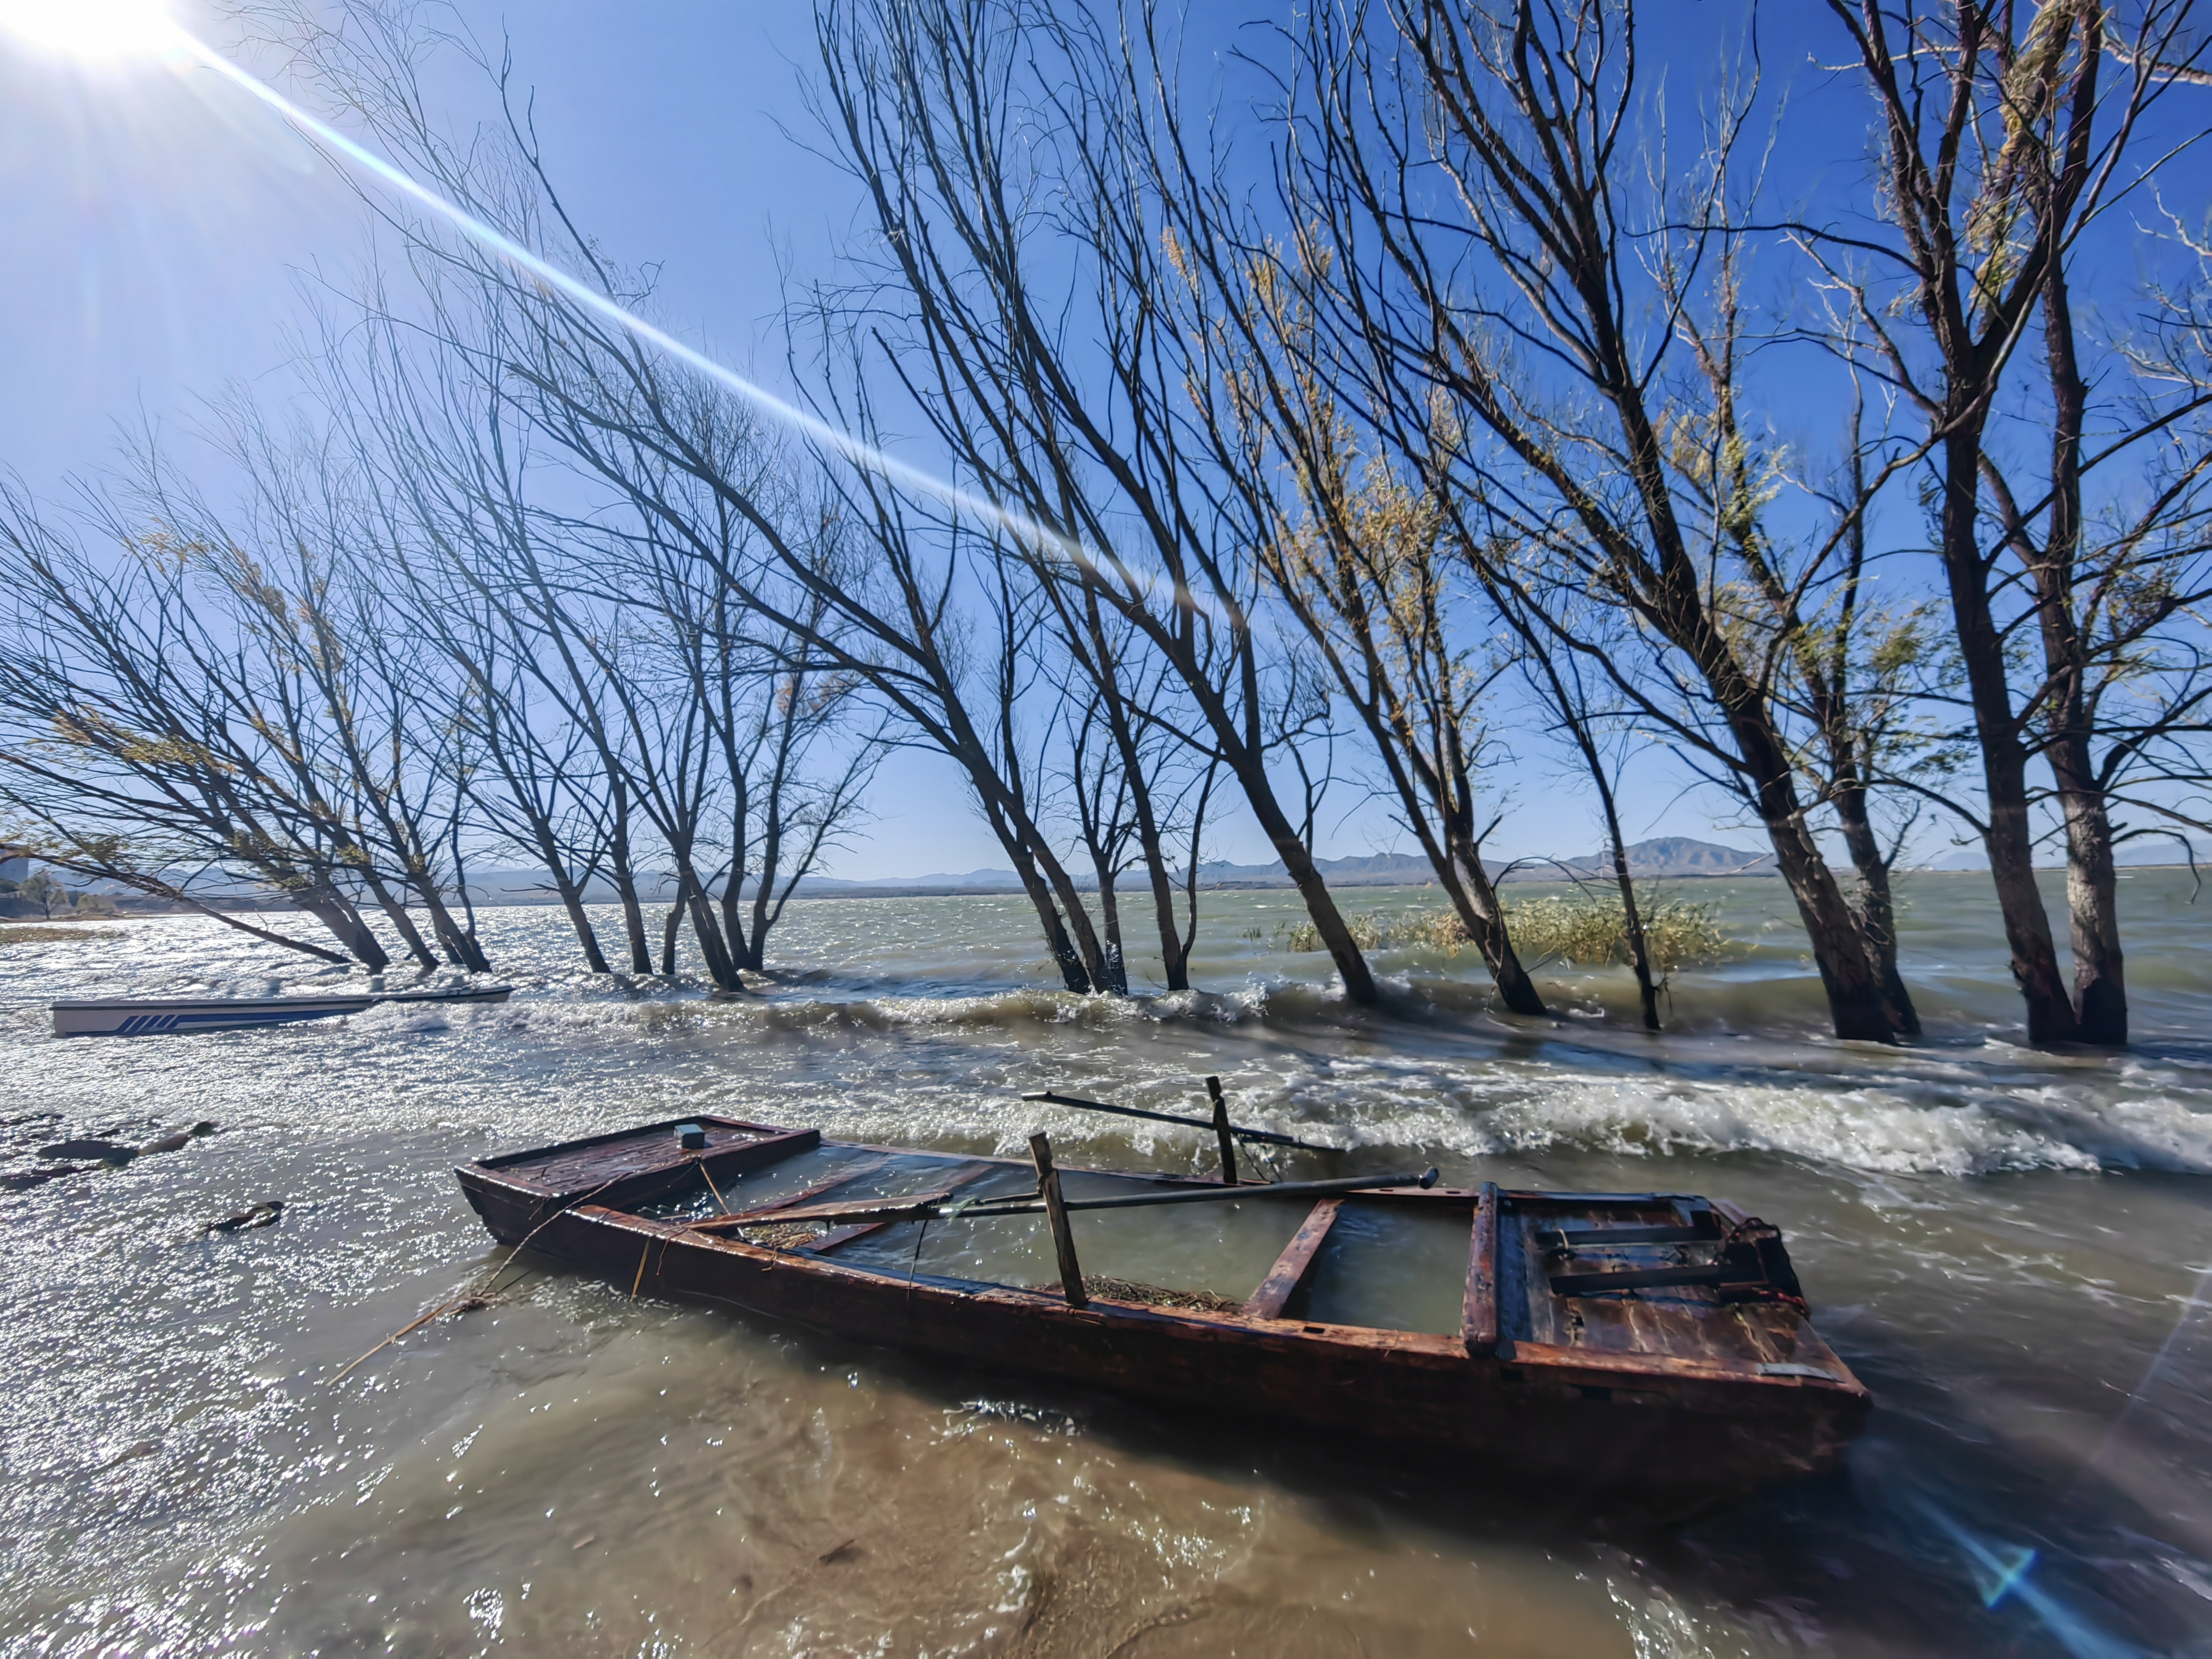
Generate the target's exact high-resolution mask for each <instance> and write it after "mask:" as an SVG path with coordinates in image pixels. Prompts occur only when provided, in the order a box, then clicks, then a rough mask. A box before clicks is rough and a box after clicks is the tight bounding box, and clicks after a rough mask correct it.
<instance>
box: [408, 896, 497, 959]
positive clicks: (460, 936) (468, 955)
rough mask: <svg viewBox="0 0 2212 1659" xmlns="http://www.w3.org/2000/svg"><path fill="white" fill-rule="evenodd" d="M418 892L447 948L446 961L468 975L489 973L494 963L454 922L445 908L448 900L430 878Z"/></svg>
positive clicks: (463, 929) (431, 925) (442, 943)
mask: <svg viewBox="0 0 2212 1659" xmlns="http://www.w3.org/2000/svg"><path fill="white" fill-rule="evenodd" d="M417 891H419V892H420V893H421V894H422V904H423V908H426V909H428V911H429V913H430V929H431V932H432V933H435V934H436V936H437V939H438V943H439V945H441V946H442V947H443V948H444V950H445V952H446V959H447V961H448V962H450V963H453V966H454V967H456V968H459V969H463V970H465V971H466V972H468V973H471V974H488V973H489V972H490V971H491V963H490V962H489V960H488V959H487V958H486V957H485V956H484V953H483V946H482V945H479V944H477V941H476V940H475V939H473V938H471V936H470V934H469V933H468V931H467V930H466V929H465V928H464V927H461V926H460V924H459V923H458V922H456V921H454V920H453V912H452V911H451V910H449V909H447V908H446V902H445V900H444V899H443V898H441V896H439V894H438V890H437V888H436V886H435V884H434V883H433V882H432V881H431V880H430V878H428V877H427V876H425V877H424V878H422V882H421V884H420V885H419V886H418V888H417Z"/></svg>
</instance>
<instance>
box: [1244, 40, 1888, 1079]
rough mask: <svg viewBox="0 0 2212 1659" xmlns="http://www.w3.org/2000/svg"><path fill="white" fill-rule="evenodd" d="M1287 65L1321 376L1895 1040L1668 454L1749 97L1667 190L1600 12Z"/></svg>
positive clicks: (1709, 542)
mask: <svg viewBox="0 0 2212 1659" xmlns="http://www.w3.org/2000/svg"><path fill="white" fill-rule="evenodd" d="M1297 46H1298V52H1297V59H1298V77H1299V79H1298V94H1299V96H1300V98H1301V99H1302V100H1304V103H1303V110H1304V114H1303V116H1302V118H1301V121H1300V124H1299V127H1298V131H1299V133H1300V143H1299V146H1298V147H1297V149H1296V150H1295V151H1294V153H1293V155H1292V157H1291V165H1290V167H1289V168H1288V170H1287V172H1286V176H1285V187H1286V189H1287V191H1289V193H1290V196H1291V212H1292V214H1293V215H1294V216H1295V222H1297V224H1298V225H1300V226H1302V227H1306V228H1305V229H1304V230H1302V231H1301V233H1300V234H1305V235H1309V236H1310V237H1312V238H1315V239H1316V240H1317V241H1318V242H1319V246H1316V247H1315V249H1314V250H1313V252H1311V253H1310V254H1309V255H1307V256H1305V257H1304V258H1302V259H1301V260H1300V262H1299V264H1300V266H1301V268H1302V269H1304V270H1307V271H1311V272H1315V273H1316V281H1315V283H1314V291H1313V293H1312V295H1311V304H1312V306H1313V308H1314V312H1315V316H1316V328H1317V330H1318V331H1319V332H1320V333H1321V335H1322V337H1323V341H1324V345H1325V348H1326V350H1327V354H1328V356H1327V362H1328V364H1329V366H1330V368H1331V370H1332V372H1334V373H1335V374H1339V375H1340V376H1342V377H1343V381H1342V383H1343V384H1345V385H1346V386H1352V387H1356V388H1357V389H1358V392H1359V393H1360V395H1361V397H1362V398H1363V403H1364V409H1365V410H1368V411H1370V418H1372V419H1374V420H1376V422H1378V423H1380V424H1383V425H1384V426H1385V427H1386V428H1387V433H1386V435H1387V436H1388V438H1389V441H1390V442H1391V443H1392V444H1393V445H1394V446H1395V447H1397V448H1398V449H1400V450H1401V452H1402V453H1407V454H1413V455H1419V454H1422V453H1425V452H1433V453H1436V454H1437V462H1431V463H1426V464H1425V465H1424V468H1423V475H1424V476H1425V477H1431V478H1434V479H1436V480H1437V481H1438V482H1437V483H1436V484H1434V485H1432V486H1431V488H1432V489H1433V490H1434V492H1435V494H1436V495H1437V500H1438V501H1439V502H1440V504H1441V505H1442V506H1443V508H1444V510H1445V511H1446V513H1447V514H1448V516H1449V519H1450V520H1451V531H1450V533H1451V534H1452V535H1453V536H1454V538H1455V540H1456V542H1457V544H1458V546H1459V549H1460V550H1461V552H1462V555H1463V556H1466V557H1468V558H1469V559H1477V558H1480V557H1481V556H1483V550H1484V549H1485V548H1486V547H1488V546H1491V545H1493V544H1497V543H1498V538H1499V537H1500V536H1501V535H1502V536H1503V538H1504V544H1509V545H1512V546H1515V547H1518V548H1522V549H1525V550H1528V552H1529V553H1530V555H1532V556H1534V555H1541V556H1542V569H1541V577H1540V579H1538V580H1528V578H1527V577H1526V576H1525V575H1524V574H1522V572H1519V571H1501V572H1500V573H1498V574H1499V575H1500V576H1501V578H1502V579H1503V580H1504V581H1505V582H1506V583H1507V584H1508V585H1509V586H1511V587H1512V590H1513V599H1514V602H1515V603H1516V605H1519V606H1521V607H1522V608H1523V610H1524V611H1525V612H1526V613H1527V614H1529V615H1530V616H1531V617H1535V618H1538V619H1541V625H1542V626H1543V628H1544V629H1545V630H1546V632H1547V634H1548V635H1549V637H1550V640H1551V641H1552V642H1553V645H1554V646H1555V647H1558V648H1560V649H1565V650H1574V651H1581V652H1582V653H1583V659H1584V661H1585V662H1586V663H1587V664H1588V665H1589V666H1590V667H1591V668H1592V669H1593V670H1594V671H1596V672H1598V673H1600V674H1601V675H1603V676H1605V677H1606V678H1608V679H1610V680H1611V681H1612V683H1613V685H1614V687H1615V688H1616V689H1617V690H1619V691H1620V694H1621V695H1622V696H1625V697H1626V698H1627V699H1628V700H1629V701H1630V702H1632V703H1633V704H1634V705H1635V706H1636V708H1638V712H1639V714H1641V715H1642V716H1643V717H1644V718H1646V719H1650V720H1655V721H1660V722H1663V723H1664V724H1665V725H1666V726H1667V728H1668V730H1669V731H1670V732H1671V733H1673V734H1674V736H1675V737H1676V738H1677V739H1678V740H1679V742H1680V746H1681V747H1682V749H1683V750H1685V751H1686V752H1687V753H1689V754H1691V755H1693V756H1695V757H1699V761H1700V763H1702V764H1703V765H1705V767H1706V768H1707V769H1708V772H1709V775H1711V776H1713V777H1714V778H1715V779H1716V781H1721V782H1723V783H1724V784H1725V786H1726V787H1729V788H1730V789H1731V790H1732V791H1733V792H1734V793H1736V794H1737V795H1738V796H1739V797H1740V798H1741V799H1743V800H1744V801H1745V802H1746V803H1747V805H1748V806H1749V808H1750V809H1751V811H1753V813H1754V814H1755V815H1756V817H1757V819H1758V821H1759V823H1760V825H1761V827H1762V828H1763V829H1765V832H1766V835H1767V837H1768V840H1769V842H1770V843H1771V845H1772V847H1773V848H1774V851H1775V855H1776V858H1777V861H1778V865H1779V866H1780V869H1781V872H1782V875H1783V878H1784V881H1785V882H1786V883H1787V884H1788V885H1789V888H1790V893H1791V896H1792V897H1793V898H1794V899H1795V900H1796V904H1797V908H1798V913H1799V916H1800V918H1801V920H1802V922H1803V924H1804V927H1805V929H1806V933H1807V936H1808V941H1809V943H1810V945H1811V948H1812V954H1813V957H1814V963H1816V965H1817V966H1818V968H1819V969H1820V977H1821V981H1822V984H1823V987H1824V988H1825V989H1826V993H1827V997H1828V1002H1829V1007H1830V1012H1831V1015H1832V1019H1833V1022H1834V1025H1835V1029H1836V1030H1837V1032H1838V1035H1839V1036H1845V1037H1856V1038H1876V1039H1886V1038H1888V1037H1891V1036H1894V1035H1896V1034H1897V1031H1898V1029H1899V1028H1898V1023H1897V1021H1896V1020H1895V1019H1894V1018H1893V1015H1892V1013H1891V1011H1890V1008H1889V1006H1888V1000H1887V997H1886V996H1885V995H1884V993H1883V987H1882V984H1881V975H1880V974H1879V973H1878V971H1877V970H1876V969H1875V964H1874V963H1873V962H1872V960H1871V959H1870V958H1869V954H1868V952H1867V950H1866V948H1865V944H1864V941H1863V938H1862V936H1861V933H1860V930H1859V927H1858V925H1857V921H1856V919H1855V918H1854V916H1853V914H1852V912H1851V909H1850V905H1849V904H1848V903H1847V902H1846V901H1845V899H1844V895H1843V893H1842V890H1841V889H1840V887H1839V886H1838V883H1837V882H1836V880H1835V878H1834V877H1833V875H1832V873H1831V872H1830V871H1829V869H1828V867H1827V866H1826V862H1825V861H1824V860H1822V859H1821V857H1820V851H1819V848H1818V846H1817V844H1816V842H1815V841H1814V825H1813V823H1811V821H1810V815H1811V812H1812V811H1813V807H1814V803H1810V802H1808V801H1807V800H1806V799H1805V798H1804V797H1803V795H1802V792H1801V791H1800V789H1799V787H1798V774H1797V766H1796V744H1794V742H1793V741H1792V738H1791V735H1790V732H1788V731H1787V730H1786V729H1785V727H1786V725H1787V720H1788V716H1787V711H1786V710H1785V709H1784V708H1782V707H1781V706H1779V704H1778V690H1779V688H1780V685H1781V676H1780V674H1779V673H1778V670H1777V667H1776V665H1774V664H1773V663H1772V662H1771V660H1769V659H1768V658H1767V657H1766V655H1765V652H1764V649H1763V647H1761V646H1760V645H1759V643H1758V642H1751V643H1749V644H1747V642H1745V641H1741V640H1740V639H1739V638H1738V636H1737V635H1736V632H1735V629H1733V628H1732V626H1731V620H1730V618H1729V616H1728V615H1727V614H1726V611H1725V609H1724V605H1725V590H1726V588H1727V586H1728V582H1729V580H1730V579H1731V577H1730V574H1727V573H1725V570H1724V566H1723V563H1722V561H1724V560H1726V559H1727V558H1728V557H1729V556H1730V555H1731V553H1732V551H1733V550H1732V549H1731V548H1730V547H1729V544H1728V541H1727V538H1725V537H1724V536H1717V535H1716V534H1715V533H1714V532H1715V531H1716V528H1717V526H1714V525H1713V524H1712V523H1711V521H1710V519H1709V518H1708V520H1707V521H1706V522H1705V524H1704V525H1703V526H1700V525H1699V511H1700V509H1699V501H1698V496H1697V492H1696V490H1695V489H1692V488H1690V487H1689V481H1688V480H1687V479H1686V477H1684V474H1683V469H1682V468H1681V466H1680V465H1679V463H1678V460H1677V458H1676V456H1675V455H1674V453H1673V449H1672V446H1671V445H1670V443H1669V441H1668V434H1669V431H1670V428H1674V427H1675V426H1676V425H1678V424H1679V423H1680V422H1681V421H1682V420H1683V419H1685V418H1686V416H1689V415H1690V414H1692V412H1693V411H1692V408H1689V407H1686V406H1685V405H1684V404H1683V402H1682V400H1683V399H1685V398H1688V397H1689V396H1690V387H1691V386H1692V382H1690V381H1689V380H1687V378H1686V377H1685V376H1683V375H1680V374H1677V373H1676V370H1677V369H1678V368H1680V367H1684V366H1685V365H1684V363H1683V360H1684V359H1685V358H1686V356H1689V355H1690V354H1689V347H1688V345H1687V343H1686V339H1685V333H1684V329H1683V325H1684V322H1685V320H1686V319H1687V318H1689V317H1690V316H1691V313H1692V307H1693V306H1694V305H1696V304H1697V303H1698V301H1699V295H1701V294H1703V295H1710V293H1711V289H1710V283H1707V282H1705V281H1703V280H1702V279H1700V277H1699V273H1700V272H1701V271H1710V270H1712V268H1713V266H1714V265H1715V264H1716V263H1717V261H1718V260H1719V258H1720V256H1721V255H1722V253H1723V251H1724V249H1725V248H1726V246H1728V244H1729V241H1730V240H1731V239H1732V238H1733V237H1735V236H1736V235H1737V234H1740V233H1739V231H1738V230H1737V228H1736V227H1735V222H1734V221H1733V220H1732V218H1731V216H1730V214H1731V211H1732V209H1731V204H1730V200H1729V189H1730V177H1729V162H1730V160H1731V157H1732V155H1733V152H1734V150H1735V147H1736V143H1737V140H1738V138H1739V137H1740V135H1741V131H1742V130H1743V124H1744V121H1745V119H1746V118H1747V110H1748V108H1749V105H1750V97H1749V93H1748V90H1747V88H1741V87H1738V88H1729V89H1728V90H1727V91H1726V92H1724V94H1723V101H1722V104H1721V106H1720V107H1719V108H1718V109H1717V111H1715V112H1713V114H1712V116H1711V119H1710V121H1709V124H1708V128H1707V131H1706V133H1705V137H1704V138H1703V139H1702V141H1701V144H1700V149H1699V155H1698V158H1697V161H1696V162H1695V165H1694V166H1692V167H1690V168H1688V169H1685V168H1683V167H1681V166H1680V164H1679V162H1678V161H1676V160H1675V158H1674V157H1673V156H1672V155H1669V153H1668V135H1667V133H1666V132H1665V131H1663V129H1660V130H1655V129H1654V128H1653V127H1652V126H1651V125H1650V123H1649V121H1648V120H1647V119H1646V118H1645V117H1644V113H1643V112H1642V109H1641V107H1640V106H1639V103H1638V97H1639V92H1638V85H1637V80H1636V74H1635V58H1634V53H1633V46H1632V18H1631V16H1630V14H1629V12H1628V11H1627V9H1626V7H1625V6H1622V5H1618V4H1613V3H1607V0H1516V3H1512V4H1510V5H1503V6H1500V7H1499V8H1498V9H1496V10H1494V11H1493V10H1492V9H1486V8H1479V7H1461V6H1457V5H1452V4H1447V3H1444V0H1397V3H1393V4H1391V5H1390V6H1389V9H1388V11H1387V15H1383V16H1377V15H1373V14H1370V13H1368V12H1365V11H1359V12H1355V13H1352V14H1350V15H1346V14H1344V13H1340V12H1337V11H1334V10H1332V9H1316V11H1315V12H1313V13H1312V14H1311V15H1310V19H1309V21H1308V22H1307V24H1306V25H1305V27H1304V32H1303V33H1302V34H1301V35H1300V36H1299V37H1298V40H1297ZM1323 272H1326V273H1327V274H1328V281H1327V282H1326V283H1322V282H1321V281H1320V280H1318V277H1319V275H1320V274H1321V273H1323ZM1706 303H1707V306H1708V309H1707V313H1706V314H1707V317H1708V319H1716V318H1715V312H1714V310H1713V309H1712V308H1711V302H1710V299H1708V300H1707V302H1706ZM1709 325H1711V324H1710V320H1709ZM1438 463H1442V464H1438ZM1446 480H1449V484H1448V485H1447V484H1446V483H1445V482H1444V481H1446ZM1566 596H1582V597H1589V596H1594V597H1597V598H1600V599H1603V600H1604V601H1605V602H1606V603H1607V604H1609V605H1613V606H1616V607H1618V608H1619V609H1620V611H1622V612H1623V613H1624V614H1625V615H1626V617H1629V618H1632V620H1633V623H1634V624H1635V628H1634V630H1633V631H1634V635H1635V637H1636V639H1637V640H1638V642H1639V645H1640V647H1642V652H1643V654H1644V656H1645V657H1646V659H1647V660H1646V661H1645V662H1644V663H1643V664H1642V665H1635V664H1632V663H1624V662H1622V661H1620V660H1618V659H1614V658H1613V657H1612V656H1610V655H1608V654H1603V653H1596V652H1593V651H1590V650H1588V649H1586V648H1585V647H1583V644H1582V642H1581V641H1577V639H1575V638H1573V637H1572V636H1571V634H1570V633H1569V632H1568V631H1567V630H1566V629H1565V628H1564V626H1563V624H1562V620H1561V617H1560V614H1559V602H1560V601H1561V599H1563V598H1565V597H1566Z"/></svg>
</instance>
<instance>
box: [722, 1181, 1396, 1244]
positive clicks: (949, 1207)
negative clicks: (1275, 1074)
mask: <svg viewBox="0 0 2212 1659" xmlns="http://www.w3.org/2000/svg"><path fill="white" fill-rule="evenodd" d="M1436 1184H1437V1172H1436V1171H1435V1170H1399V1171H1397V1172H1396V1173H1395V1174H1391V1175H1372V1176H1342V1177H1340V1178H1339V1179H1336V1180H1334V1181H1279V1182H1274V1183H1273V1185H1271V1186H1266V1187H1211V1186H1208V1187H1180V1188H1170V1189H1169V1190H1168V1191H1165V1192H1157V1193H1131V1194H1127V1196H1126V1197H1121V1198H1071V1199H1069V1200H1067V1205H1066V1207H1067V1208H1069V1209H1071V1210H1131V1209H1136V1208H1139V1206H1146V1205H1152V1204H1218V1203H1219V1202H1220V1201H1221V1200H1223V1199H1237V1198H1296V1197H1298V1196H1300V1195H1302V1194H1316V1193H1360V1192H1369V1191H1372V1190H1375V1189H1376V1188H1384V1187H1419V1188H1422V1189H1423V1190H1424V1191H1425V1190H1426V1189H1427V1188H1431V1187H1433V1186H1435V1185H1436ZM1044 1209H1045V1206H1044V1204H1043V1202H1042V1200H1040V1199H1039V1198H1038V1197H1037V1195H1036V1194H1035V1193H1018V1194H1011V1195H1009V1196H1008V1197H1007V1198H1006V1199H1004V1200H992V1199H987V1198H971V1199H964V1200H963V1199H952V1200H947V1199H946V1198H945V1197H944V1196H943V1195H942V1194H930V1195H929V1196H928V1197H927V1198H921V1199H878V1200H876V1201H875V1202H874V1203H872V1204H817V1205H811V1206H806V1207H804V1208H797V1207H794V1208H791V1209H785V1210H762V1211H760V1212H757V1221H756V1220H755V1219H754V1218H753V1217H751V1216H745V1215H736V1216H717V1217H715V1218H714V1222H713V1224H712V1225H713V1227H714V1231H717V1232H727V1231H733V1230H735V1229H737V1228H739V1227H742V1226H744V1225H745V1224H746V1223H747V1222H748V1221H754V1225H758V1226H763V1227H765V1226H768V1225H770V1224H771V1223H779V1222H787V1221H823V1222H829V1223H832V1224H835V1223H838V1222H846V1221H885V1222H889V1221H956V1220H962V1221H984V1220H988V1219H989V1218H991V1217H993V1216H1000V1215H1042V1214H1043V1213H1044Z"/></svg>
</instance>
